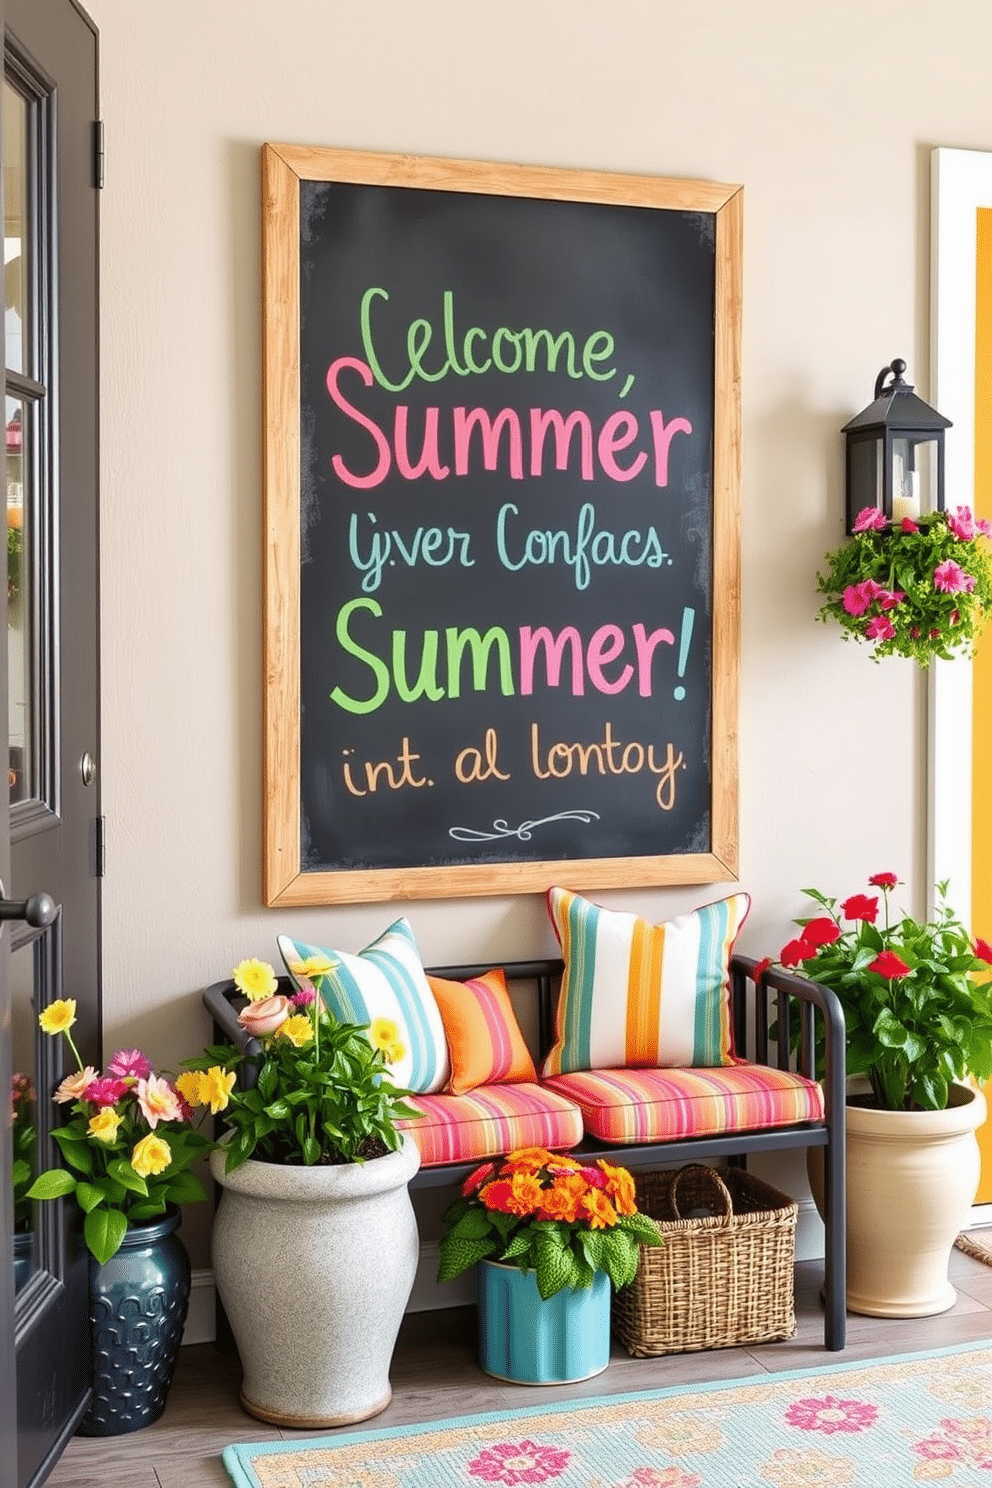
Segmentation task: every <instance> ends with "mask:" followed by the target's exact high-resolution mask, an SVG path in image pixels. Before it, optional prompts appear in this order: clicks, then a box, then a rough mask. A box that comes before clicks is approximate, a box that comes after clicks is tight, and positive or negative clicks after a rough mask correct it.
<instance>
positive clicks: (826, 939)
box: [802, 915, 840, 950]
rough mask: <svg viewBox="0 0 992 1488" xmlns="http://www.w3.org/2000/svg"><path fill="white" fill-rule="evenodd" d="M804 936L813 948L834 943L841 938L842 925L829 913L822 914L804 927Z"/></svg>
mask: <svg viewBox="0 0 992 1488" xmlns="http://www.w3.org/2000/svg"><path fill="white" fill-rule="evenodd" d="M802 938H803V940H804V941H805V942H806V944H807V945H808V946H810V947H811V949H813V950H816V948H817V947H818V946H825V945H833V943H834V941H835V940H839V939H840V926H839V925H838V924H836V923H835V921H833V920H832V919H831V918H830V916H829V915H821V916H820V917H819V919H816V920H810V922H809V924H808V925H805V926H804V927H803V935H802Z"/></svg>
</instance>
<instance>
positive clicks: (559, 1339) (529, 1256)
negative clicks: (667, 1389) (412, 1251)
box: [438, 1147, 662, 1384]
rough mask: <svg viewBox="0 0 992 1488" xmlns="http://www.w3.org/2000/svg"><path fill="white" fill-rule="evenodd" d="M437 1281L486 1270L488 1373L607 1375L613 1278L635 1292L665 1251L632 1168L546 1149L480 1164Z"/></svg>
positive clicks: (449, 1215) (482, 1302) (548, 1377)
mask: <svg viewBox="0 0 992 1488" xmlns="http://www.w3.org/2000/svg"><path fill="white" fill-rule="evenodd" d="M442 1222H443V1224H444V1226H445V1232H444V1234H443V1235H442V1238H441V1243H440V1247H439V1264H438V1281H450V1280H451V1279H452V1278H454V1277H456V1276H460V1275H461V1274H462V1272H463V1271H466V1270H468V1268H469V1267H470V1266H474V1265H475V1264H476V1263H479V1265H480V1274H479V1352H480V1362H481V1364H482V1368H483V1369H484V1370H486V1372H487V1373H489V1374H493V1375H496V1376H497V1377H498V1378H501V1379H511V1380H515V1381H519V1382H522V1383H526V1384H550V1383H562V1382H565V1381H570V1380H577V1379H588V1378H589V1377H590V1376H592V1375H594V1374H599V1373H601V1372H602V1370H604V1369H605V1368H606V1366H607V1364H608V1363H609V1358H610V1283H611V1282H612V1284H613V1286H614V1287H617V1288H620V1287H624V1286H629V1285H630V1283H631V1282H632V1281H633V1280H634V1277H635V1276H636V1275H637V1264H638V1259H639V1256H640V1247H641V1246H642V1245H660V1244H662V1237H661V1232H660V1231H659V1229H658V1226H657V1225H656V1223H655V1221H654V1220H653V1219H650V1218H649V1217H648V1216H647V1215H646V1214H640V1213H638V1210H637V1204H636V1200H635V1191H634V1180H633V1178H632V1177H631V1175H630V1173H629V1172H628V1171H627V1169H626V1168H620V1167H615V1166H614V1165H613V1164H612V1163H608V1162H605V1161H604V1160H602V1159H597V1160H596V1162H594V1163H589V1164H586V1163H583V1162H582V1161H580V1160H579V1159H577V1158H574V1157H570V1156H568V1155H562V1154H556V1153H553V1152H549V1151H547V1150H546V1149H545V1148H543V1147H528V1148H524V1149H521V1150H520V1151H517V1152H511V1153H509V1154H508V1156H507V1157H506V1158H504V1159H503V1160H501V1161H500V1160H497V1161H496V1162H486V1163H483V1164H481V1166H479V1167H478V1168H476V1169H475V1171H474V1172H473V1173H472V1174H470V1176H469V1177H468V1178H467V1179H466V1180H465V1182H464V1183H463V1184H462V1189H461V1193H460V1195H459V1196H458V1198H457V1199H456V1200H455V1202H454V1203H453V1204H452V1205H451V1206H450V1208H449V1209H448V1210H447V1211H446V1212H445V1214H444V1215H443V1217H442Z"/></svg>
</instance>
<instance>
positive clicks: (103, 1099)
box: [84, 1079, 131, 1106]
mask: <svg viewBox="0 0 992 1488" xmlns="http://www.w3.org/2000/svg"><path fill="white" fill-rule="evenodd" d="M130 1088H131V1087H130V1085H129V1084H128V1083H127V1081H126V1080H107V1079H103V1080H91V1081H90V1083H89V1084H88V1085H87V1087H86V1093H85V1096H84V1099H85V1100H88V1101H89V1102H90V1104H91V1105H94V1106H116V1104H117V1102H118V1101H119V1100H121V1099H122V1098H123V1097H124V1096H125V1095H127V1093H128V1091H129V1090H130Z"/></svg>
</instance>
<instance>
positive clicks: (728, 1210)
mask: <svg viewBox="0 0 992 1488" xmlns="http://www.w3.org/2000/svg"><path fill="white" fill-rule="evenodd" d="M683 1173H703V1174H704V1175H705V1177H706V1180H707V1182H709V1183H712V1186H713V1188H714V1189H716V1190H717V1193H716V1194H715V1195H714V1197H715V1198H716V1197H719V1198H721V1199H722V1200H723V1215H722V1216H717V1217H718V1218H720V1217H722V1218H723V1219H725V1220H726V1221H727V1223H728V1224H729V1223H730V1221H731V1220H732V1219H733V1217H734V1201H733V1199H732V1198H731V1197H730V1189H729V1188H728V1187H727V1185H726V1184H725V1183H724V1181H723V1179H722V1178H721V1177H720V1174H719V1173H718V1172H717V1171H716V1169H715V1168H710V1167H707V1166H706V1164H705V1163H687V1164H686V1166H685V1167H684V1168H679V1170H678V1172H677V1173H676V1174H675V1177H674V1178H673V1179H672V1186H671V1188H670V1189H669V1190H668V1201H669V1203H670V1204H671V1206H672V1211H673V1213H674V1215H675V1218H676V1219H681V1218H682V1215H681V1214H680V1213H679V1206H678V1203H677V1202H676V1198H675V1190H676V1189H677V1188H678V1186H679V1179H680V1178H681V1177H682V1174H683Z"/></svg>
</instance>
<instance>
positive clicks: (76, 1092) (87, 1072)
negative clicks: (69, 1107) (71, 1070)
mask: <svg viewBox="0 0 992 1488" xmlns="http://www.w3.org/2000/svg"><path fill="white" fill-rule="evenodd" d="M99 1078H100V1077H99V1075H98V1074H97V1072H96V1070H95V1069H94V1068H93V1066H92V1065H91V1064H88V1065H87V1066H86V1068H85V1069H81V1070H76V1072H75V1074H73V1075H66V1077H65V1079H64V1080H63V1081H62V1084H61V1085H60V1086H59V1088H58V1090H56V1092H55V1094H54V1096H53V1097H52V1099H53V1100H56V1101H58V1103H59V1105H60V1106H64V1105H66V1104H67V1103H68V1102H69V1101H77V1100H83V1099H86V1100H89V1095H88V1091H89V1088H90V1086H91V1085H92V1084H93V1082H94V1080H98V1079H99ZM112 1104H113V1102H111V1105H112Z"/></svg>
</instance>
